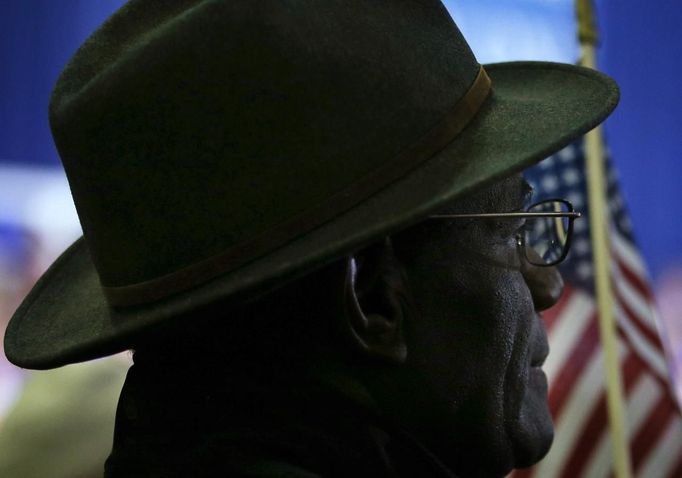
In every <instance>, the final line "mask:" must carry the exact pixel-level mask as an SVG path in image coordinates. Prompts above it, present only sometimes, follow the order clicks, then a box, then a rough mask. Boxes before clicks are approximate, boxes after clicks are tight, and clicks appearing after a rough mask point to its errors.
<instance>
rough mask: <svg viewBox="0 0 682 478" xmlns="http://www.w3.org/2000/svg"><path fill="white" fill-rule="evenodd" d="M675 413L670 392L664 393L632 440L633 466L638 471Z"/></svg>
mask: <svg viewBox="0 0 682 478" xmlns="http://www.w3.org/2000/svg"><path fill="white" fill-rule="evenodd" d="M675 413H676V407H675V405H674V404H673V402H672V400H671V398H670V396H669V394H667V393H664V394H663V395H662V396H661V398H660V399H659V400H658V401H657V402H656V405H655V406H654V407H653V409H652V411H651V413H650V414H649V416H647V418H646V419H645V420H644V423H643V425H642V427H641V428H640V429H639V430H638V431H637V434H636V435H635V438H634V439H633V440H632V441H631V442H630V452H631V454H632V467H633V468H634V470H635V471H636V472H638V471H639V469H640V468H641V466H642V464H643V463H644V462H645V461H646V457H647V456H648V455H649V453H650V452H651V449H652V448H653V447H654V445H656V443H657V442H658V440H659V438H660V437H661V434H662V433H664V432H665V430H666V425H667V424H668V423H669V422H670V420H671V418H673V416H674V414H675Z"/></svg>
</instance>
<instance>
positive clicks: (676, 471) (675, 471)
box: [667, 453, 682, 478]
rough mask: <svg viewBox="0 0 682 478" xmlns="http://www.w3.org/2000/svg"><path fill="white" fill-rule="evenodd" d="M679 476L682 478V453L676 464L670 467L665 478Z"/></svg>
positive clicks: (676, 477)
mask: <svg viewBox="0 0 682 478" xmlns="http://www.w3.org/2000/svg"><path fill="white" fill-rule="evenodd" d="M680 476H682V453H680V457H679V459H678V460H677V463H675V466H673V467H672V469H671V470H670V474H669V475H668V477H667V478H680Z"/></svg>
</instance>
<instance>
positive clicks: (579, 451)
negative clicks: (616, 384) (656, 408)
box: [561, 352, 644, 478]
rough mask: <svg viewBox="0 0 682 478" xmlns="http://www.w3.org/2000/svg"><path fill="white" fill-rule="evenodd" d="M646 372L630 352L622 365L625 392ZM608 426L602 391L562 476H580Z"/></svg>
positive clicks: (568, 477) (604, 395)
mask: <svg viewBox="0 0 682 478" xmlns="http://www.w3.org/2000/svg"><path fill="white" fill-rule="evenodd" d="M642 372H644V363H643V362H642V360H641V359H640V358H639V357H638V356H637V355H636V354H634V353H633V352H630V353H628V356H627V358H626V359H625V362H624V363H623V366H622V373H623V382H624V383H623V385H624V388H625V394H626V395H627V394H629V393H630V392H631V391H632V387H633V386H634V384H635V383H636V382H637V379H638V378H639V376H640V375H641V374H642ZM607 427H608V411H607V408H606V394H605V392H602V394H601V395H600V396H599V400H597V402H596V403H595V404H594V406H593V407H592V410H591V411H590V413H589V416H588V418H587V420H586V421H585V426H584V428H583V429H582V431H581V432H580V435H579V436H578V439H577V440H576V444H575V446H574V447H573V449H572V450H571V454H570V456H569V457H568V460H566V463H565V465H564V468H563V471H562V473H561V476H562V477H563V478H573V477H575V476H580V474H581V473H582V472H583V468H585V465H586V464H587V462H588V461H589V459H590V458H591V457H592V453H593V452H594V450H595V449H596V445H597V443H598V442H599V440H600V439H601V437H602V436H603V434H604V432H605V431H606V429H607Z"/></svg>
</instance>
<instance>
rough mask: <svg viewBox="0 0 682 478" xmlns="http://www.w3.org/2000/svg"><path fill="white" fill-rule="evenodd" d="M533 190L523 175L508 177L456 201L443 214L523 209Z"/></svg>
mask: <svg viewBox="0 0 682 478" xmlns="http://www.w3.org/2000/svg"><path fill="white" fill-rule="evenodd" d="M532 191H533V188H532V187H531V186H530V184H528V181H526V180H525V179H524V177H523V176H522V175H521V174H514V175H512V176H508V177H506V178H504V179H502V180H500V181H497V182H496V183H493V184H491V185H489V186H486V187H484V188H482V189H479V190H477V191H474V192H473V193H470V194H467V195H466V196H463V197H461V198H458V199H456V200H455V201H453V202H452V204H451V205H449V206H448V207H447V208H446V209H444V211H443V212H448V213H468V212H471V213H475V212H507V211H514V210H517V209H521V208H523V207H524V206H525V205H526V203H527V202H528V199H529V198H530V196H531V194H532Z"/></svg>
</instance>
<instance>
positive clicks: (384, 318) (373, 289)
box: [342, 238, 407, 363]
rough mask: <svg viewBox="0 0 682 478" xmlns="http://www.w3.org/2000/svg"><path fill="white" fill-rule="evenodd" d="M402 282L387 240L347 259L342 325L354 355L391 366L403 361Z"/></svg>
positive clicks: (401, 274)
mask: <svg viewBox="0 0 682 478" xmlns="http://www.w3.org/2000/svg"><path fill="white" fill-rule="evenodd" d="M405 282H406V281H405V277H404V274H403V272H402V269H401V268H400V266H399V264H398V263H397V259H395V257H394V256H393V250H392V247H391V243H390V239H388V238H387V239H386V240H385V241H382V242H381V243H378V244H376V245H373V246H370V247H369V248H367V249H365V250H363V251H360V252H359V253H356V254H354V255H353V256H351V257H349V258H348V259H347V261H346V276H345V280H344V290H343V312H344V314H343V315H344V317H343V318H342V322H343V324H342V325H343V327H344V329H345V330H344V332H345V334H344V335H346V336H347V337H348V338H349V339H350V341H351V346H352V347H353V349H355V350H356V352H359V353H360V354H361V355H364V356H369V357H372V358H378V359H381V360H387V361H389V362H391V363H403V362H404V361H405V358H406V357H407V346H406V344H405V338H404V335H403V321H404V319H405V317H404V314H405V312H406V310H405V304H406V290H407V287H406V286H407V285H406V283H405Z"/></svg>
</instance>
